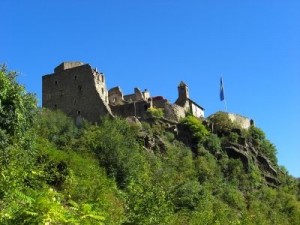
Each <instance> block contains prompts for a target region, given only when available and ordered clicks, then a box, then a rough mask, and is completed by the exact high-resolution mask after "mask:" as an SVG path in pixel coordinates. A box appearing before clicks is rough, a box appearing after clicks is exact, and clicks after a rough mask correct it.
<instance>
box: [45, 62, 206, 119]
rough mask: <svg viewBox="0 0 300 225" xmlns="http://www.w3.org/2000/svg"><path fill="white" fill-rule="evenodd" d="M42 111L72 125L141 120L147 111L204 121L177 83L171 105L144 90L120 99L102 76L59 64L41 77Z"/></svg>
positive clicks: (70, 64) (78, 64)
mask: <svg viewBox="0 0 300 225" xmlns="http://www.w3.org/2000/svg"><path fill="white" fill-rule="evenodd" d="M42 83H43V96H42V100H43V104H42V105H43V107H46V108H49V109H59V110H61V111H63V112H64V113H66V114H67V115H68V116H70V117H72V118H74V119H75V120H76V123H80V122H81V120H82V119H83V118H84V119H87V120H88V121H90V122H98V121H99V119H100V117H101V116H104V115H110V116H112V117H113V116H120V117H129V116H135V117H139V118H144V117H145V115H146V114H147V110H148V109H149V108H152V107H155V108H159V109H162V110H163V112H164V117H165V118H166V119H168V120H171V121H174V122H178V121H179V120H180V118H183V117H185V115H186V114H187V113H190V114H192V115H193V116H195V117H198V118H201V117H204V108H203V107H201V106H200V105H198V104H197V103H196V102H194V101H193V100H191V99H190V98H189V90H188V86H187V85H186V84H185V83H184V82H182V81H181V82H180V84H179V86H178V99H177V100H176V101H175V103H174V104H172V103H170V102H169V101H168V100H167V99H165V98H164V97H162V96H154V97H151V95H150V92H149V91H148V90H145V91H141V90H140V89H138V88H135V89H134V93H133V94H129V95H124V94H123V92H122V90H121V88H120V87H114V88H111V89H109V90H108V89H107V87H106V84H105V77H104V74H103V73H101V72H99V71H97V69H96V68H92V67H91V66H90V65H89V64H84V63H82V62H63V63H61V64H60V65H59V66H57V67H56V68H55V69H54V73H52V74H48V75H44V76H43V81H42Z"/></svg>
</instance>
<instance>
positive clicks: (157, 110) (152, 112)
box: [147, 107, 164, 118]
mask: <svg viewBox="0 0 300 225" xmlns="http://www.w3.org/2000/svg"><path fill="white" fill-rule="evenodd" d="M147 112H149V113H150V115H151V116H152V117H157V118H162V117H163V116H164V111H163V109H160V108H155V107H152V108H148V109H147Z"/></svg>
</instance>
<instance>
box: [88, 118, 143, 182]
mask: <svg viewBox="0 0 300 225" xmlns="http://www.w3.org/2000/svg"><path fill="white" fill-rule="evenodd" d="M136 138H137V130H136V128H135V127H133V126H130V125H129V124H128V123H127V122H126V121H125V120H122V119H115V120H112V119H110V118H103V120H102V122H101V124H100V125H99V126H91V127H90V128H89V129H87V130H86V131H85V132H84V135H83V140H84V141H83V142H84V143H85V145H86V148H88V149H91V151H93V152H95V154H96V155H97V157H98V160H99V162H100V165H101V166H103V167H105V169H106V171H107V173H108V174H109V175H110V176H112V177H114V178H115V179H116V181H117V183H118V184H119V186H120V187H125V186H126V184H127V183H128V182H129V180H130V178H131V177H136V178H138V177H140V176H142V174H143V172H144V165H143V164H144V163H145V159H144V156H143V155H142V154H140V151H141V148H140V146H139V145H138V142H137V141H136Z"/></svg>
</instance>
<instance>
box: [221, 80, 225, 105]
mask: <svg viewBox="0 0 300 225" xmlns="http://www.w3.org/2000/svg"><path fill="white" fill-rule="evenodd" d="M224 99H225V96H224V86H223V78H222V77H221V79H220V100H221V101H223V100H224Z"/></svg>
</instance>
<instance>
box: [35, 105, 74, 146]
mask: <svg viewBox="0 0 300 225" xmlns="http://www.w3.org/2000/svg"><path fill="white" fill-rule="evenodd" d="M35 129H36V131H37V132H38V134H39V136H41V137H43V138H46V139H47V140H49V141H50V142H52V143H55V144H56V146H57V147H58V148H65V147H67V146H71V145H72V144H74V143H72V142H74V141H75V140H76V138H77V137H78V135H79V130H78V128H77V127H76V126H75V123H74V121H73V120H72V119H71V118H69V117H67V116H66V115H65V114H64V113H62V112H60V111H58V110H56V111H51V110H49V109H46V108H44V109H42V110H41V111H40V112H39V115H38V120H37V123H36V126H35Z"/></svg>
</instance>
